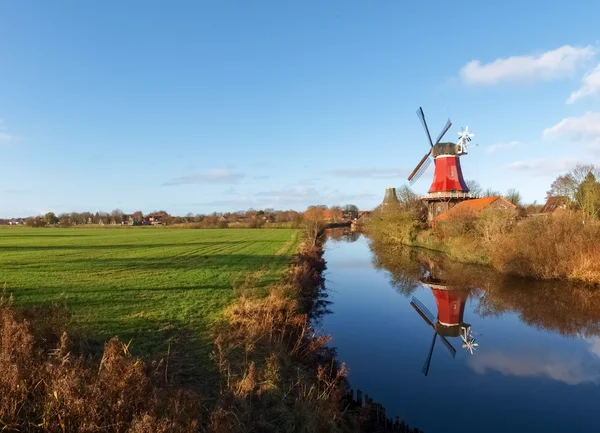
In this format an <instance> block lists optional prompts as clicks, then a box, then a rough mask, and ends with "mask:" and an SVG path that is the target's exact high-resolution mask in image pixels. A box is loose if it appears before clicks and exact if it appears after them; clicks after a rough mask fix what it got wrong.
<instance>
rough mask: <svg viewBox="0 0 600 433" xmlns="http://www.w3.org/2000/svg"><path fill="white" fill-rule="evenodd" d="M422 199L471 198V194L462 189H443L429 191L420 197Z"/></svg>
mask: <svg viewBox="0 0 600 433" xmlns="http://www.w3.org/2000/svg"><path fill="white" fill-rule="evenodd" d="M421 198H422V199H424V200H436V199H440V198H473V194H471V193H470V192H463V191H443V192H430V193H429V194H426V195H424V196H422V197H421Z"/></svg>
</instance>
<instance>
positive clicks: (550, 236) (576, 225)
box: [492, 213, 600, 283]
mask: <svg viewBox="0 0 600 433" xmlns="http://www.w3.org/2000/svg"><path fill="white" fill-rule="evenodd" d="M492 261H493V264H494V266H495V267H497V268H498V269H500V270H502V271H504V272H508V273H511V274H516V275H522V276H533V277H536V278H562V279H566V278H571V279H577V280H582V281H585V282H588V283H600V224H599V223H598V222H594V221H589V220H588V221H586V220H585V219H583V218H582V216H581V215H580V214H578V213H565V214H562V215H554V216H551V217H547V218H529V219H526V220H524V221H522V222H520V223H519V224H518V225H517V226H516V227H515V228H514V230H513V231H512V232H511V233H510V235H509V236H506V237H504V238H503V239H502V240H501V241H500V242H498V244H497V246H496V248H495V249H494V254H493V258H492Z"/></svg>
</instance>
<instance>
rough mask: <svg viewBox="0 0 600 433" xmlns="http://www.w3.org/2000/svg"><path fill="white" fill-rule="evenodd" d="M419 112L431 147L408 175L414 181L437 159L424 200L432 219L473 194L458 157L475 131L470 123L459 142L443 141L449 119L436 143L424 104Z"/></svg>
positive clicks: (465, 148) (465, 152)
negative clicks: (430, 130)
mask: <svg viewBox="0 0 600 433" xmlns="http://www.w3.org/2000/svg"><path fill="white" fill-rule="evenodd" d="M417 116H419V119H420V120H421V123H422V124H423V128H424V129H425V133H426V134H427V139H428V140H429V145H430V149H429V152H427V153H426V154H425V156H424V157H423V158H422V159H421V161H419V163H418V164H417V166H416V167H415V169H414V170H413V171H412V173H411V174H410V176H408V180H409V182H410V184H411V185H413V184H414V183H415V182H416V181H417V180H418V179H419V178H420V177H421V175H422V174H423V173H424V172H425V170H426V169H427V167H429V165H430V164H431V160H432V158H433V160H434V161H435V171H434V173H433V181H432V182H431V186H430V187H429V191H428V194H427V195H426V196H425V197H423V200H425V202H426V203H427V209H428V218H427V219H428V220H429V221H431V220H432V219H434V218H435V217H437V216H438V215H441V214H443V213H444V212H447V211H448V210H450V209H451V208H452V207H454V206H455V205H456V204H457V203H459V202H461V201H463V200H467V199H469V198H471V194H470V193H469V188H468V187H467V185H466V183H465V180H464V179H463V174H462V169H461V166H460V159H459V157H460V156H461V155H466V154H467V144H468V143H469V142H470V141H471V137H473V136H474V134H472V133H471V132H470V131H469V127H468V126H467V127H466V128H465V129H462V130H461V131H460V132H459V133H458V136H459V139H458V142H457V143H451V142H443V143H441V142H440V141H441V139H442V138H443V137H444V135H445V134H446V132H448V130H449V129H450V127H451V126H452V122H450V119H448V121H447V122H446V126H444V129H442V132H441V133H440V135H439V136H438V138H437V140H436V141H435V144H434V143H433V141H432V140H431V135H430V134H429V128H428V127H427V122H426V121H425V114H424V113H423V109H422V108H421V107H419V109H418V110H417Z"/></svg>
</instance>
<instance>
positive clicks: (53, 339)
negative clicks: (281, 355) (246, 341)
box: [0, 296, 201, 433]
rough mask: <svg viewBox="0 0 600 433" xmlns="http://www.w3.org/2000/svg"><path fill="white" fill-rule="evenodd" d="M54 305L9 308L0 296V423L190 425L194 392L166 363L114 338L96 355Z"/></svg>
mask: <svg viewBox="0 0 600 433" xmlns="http://www.w3.org/2000/svg"><path fill="white" fill-rule="evenodd" d="M67 323H68V318H67V316H66V312H65V311H64V310H63V309H61V308H54V309H53V310H52V311H42V310H37V309H29V310H26V311H23V310H16V309H14V308H13V307H12V302H11V299H9V300H7V299H6V297H5V296H2V297H0V431H21V432H28V431H49V432H97V431H113V432H140V433H141V432H187V431H196V430H197V428H198V426H199V417H200V416H201V410H200V407H201V406H200V399H199V398H198V396H196V395H194V394H192V393H191V392H188V391H183V390H177V389H175V388H172V387H170V386H169V384H168V383H167V382H166V380H165V379H166V377H167V370H166V368H167V365H166V364H165V363H163V362H158V363H155V364H152V365H148V364H146V363H144V362H143V361H142V360H140V359H136V358H134V357H133V356H131V354H130V353H129V350H128V345H125V344H123V343H121V342H120V341H119V340H118V339H116V338H114V339H112V340H110V341H108V342H107V343H106V345H105V347H104V354H103V356H102V358H101V359H100V360H97V359H96V360H94V359H91V358H88V357H87V356H86V354H85V351H83V350H82V344H81V343H82V342H81V341H79V342H78V343H77V342H74V341H72V340H71V339H70V338H69V336H68V334H67V332H66V331H65V329H66V326H67Z"/></svg>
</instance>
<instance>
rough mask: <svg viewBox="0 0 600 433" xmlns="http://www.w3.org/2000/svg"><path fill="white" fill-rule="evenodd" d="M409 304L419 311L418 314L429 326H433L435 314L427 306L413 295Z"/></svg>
mask: <svg viewBox="0 0 600 433" xmlns="http://www.w3.org/2000/svg"><path fill="white" fill-rule="evenodd" d="M410 305H411V306H412V307H413V308H414V309H415V310H416V311H417V313H419V315H420V316H421V317H422V318H423V320H425V321H426V322H427V324H428V325H429V326H434V322H435V321H436V318H435V316H434V315H433V313H432V312H431V311H429V308H427V307H426V306H425V304H423V303H422V302H421V301H419V300H418V299H417V298H415V297H414V296H413V298H412V299H411V300H410Z"/></svg>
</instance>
